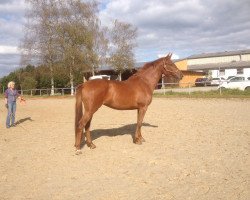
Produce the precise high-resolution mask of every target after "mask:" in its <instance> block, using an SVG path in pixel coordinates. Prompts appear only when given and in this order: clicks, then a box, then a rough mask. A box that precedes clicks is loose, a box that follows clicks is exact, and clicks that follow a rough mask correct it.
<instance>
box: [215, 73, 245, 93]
mask: <svg viewBox="0 0 250 200" xmlns="http://www.w3.org/2000/svg"><path fill="white" fill-rule="evenodd" d="M218 88H219V89H220V88H221V89H224V88H226V89H239V90H243V91H244V90H250V77H245V76H235V77H233V78H231V79H229V80H227V81H225V82H223V83H222V84H221V85H220V86H219V87H218Z"/></svg>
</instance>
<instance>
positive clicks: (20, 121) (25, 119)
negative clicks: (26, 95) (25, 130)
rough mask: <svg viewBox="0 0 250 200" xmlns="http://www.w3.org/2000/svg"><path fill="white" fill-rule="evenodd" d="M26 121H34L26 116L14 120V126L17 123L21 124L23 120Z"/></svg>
mask: <svg viewBox="0 0 250 200" xmlns="http://www.w3.org/2000/svg"><path fill="white" fill-rule="evenodd" d="M26 121H31V122H32V121H34V120H33V119H31V117H26V118H23V119H19V120H18V121H16V123H15V126H17V125H19V124H22V123H23V122H26Z"/></svg>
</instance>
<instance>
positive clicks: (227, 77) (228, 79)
mask: <svg viewBox="0 0 250 200" xmlns="http://www.w3.org/2000/svg"><path fill="white" fill-rule="evenodd" d="M233 77H235V76H229V77H227V80H229V79H231V78H233Z"/></svg>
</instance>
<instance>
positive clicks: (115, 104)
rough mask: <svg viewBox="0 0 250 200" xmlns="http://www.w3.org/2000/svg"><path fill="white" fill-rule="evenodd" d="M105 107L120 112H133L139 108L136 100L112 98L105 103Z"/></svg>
mask: <svg viewBox="0 0 250 200" xmlns="http://www.w3.org/2000/svg"><path fill="white" fill-rule="evenodd" d="M104 105H105V106H108V107H110V108H113V109H118V110H133V109H137V108H138V104H137V102H136V101H135V100H134V99H129V98H127V97H126V98H117V97H116V98H111V99H107V100H106V101H104Z"/></svg>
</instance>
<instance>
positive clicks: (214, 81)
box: [211, 77, 226, 86]
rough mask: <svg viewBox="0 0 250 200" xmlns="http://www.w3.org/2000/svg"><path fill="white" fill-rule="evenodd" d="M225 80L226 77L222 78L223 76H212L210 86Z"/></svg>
mask: <svg viewBox="0 0 250 200" xmlns="http://www.w3.org/2000/svg"><path fill="white" fill-rule="evenodd" d="M225 81H226V79H224V78H223V77H218V78H212V80H211V86H217V85H221V84H222V83H223V82H225Z"/></svg>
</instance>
